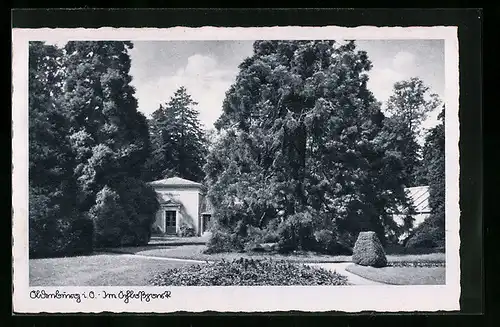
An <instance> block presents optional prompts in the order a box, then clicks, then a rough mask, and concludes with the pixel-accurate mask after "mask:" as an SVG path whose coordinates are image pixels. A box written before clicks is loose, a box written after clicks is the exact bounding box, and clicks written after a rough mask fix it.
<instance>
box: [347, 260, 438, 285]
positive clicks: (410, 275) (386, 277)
mask: <svg viewBox="0 0 500 327" xmlns="http://www.w3.org/2000/svg"><path fill="white" fill-rule="evenodd" d="M346 270H347V271H348V272H351V273H353V274H356V275H358V276H361V277H364V278H366V279H370V280H373V281H376V282H381V283H385V284H392V285H444V284H445V276H446V274H445V267H431V268H414V267H384V268H373V267H365V266H360V265H355V264H353V265H350V266H348V267H346Z"/></svg>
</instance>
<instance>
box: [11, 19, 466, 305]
mask: <svg viewBox="0 0 500 327" xmlns="http://www.w3.org/2000/svg"><path fill="white" fill-rule="evenodd" d="M12 43H13V67H12V71H13V106H12V117H13V122H12V123H13V140H12V151H13V163H12V164H13V177H12V178H13V186H14V187H13V196H12V203H13V216H12V219H13V220H12V221H13V231H12V232H13V240H14V241H13V249H12V255H13V310H14V312H16V313H43V312H46V313H72V312H81V313H98V312H103V311H107V312H116V313H120V312H137V313H146V312H151V313H171V312H177V311H187V312H204V311H218V312H276V311H284V312H286V311H292V310H293V311H304V312H326V311H341V312H360V311H384V312H399V311H402V312H405V311H438V310H439V311H441V310H443V311H450V310H458V309H459V297H460V257H459V246H460V239H459V227H460V226H459V218H460V208H459V146H458V143H459V119H458V99H459V82H458V76H459V70H458V39H457V28H456V27H453V26H451V27H443V26H437V27H407V28H403V27H369V26H364V27H356V28H344V27H338V26H326V27H262V28H261V27H259V28H215V27H202V28H185V27H176V28H168V29H150V28H99V29H83V28H81V29H13V32H12Z"/></svg>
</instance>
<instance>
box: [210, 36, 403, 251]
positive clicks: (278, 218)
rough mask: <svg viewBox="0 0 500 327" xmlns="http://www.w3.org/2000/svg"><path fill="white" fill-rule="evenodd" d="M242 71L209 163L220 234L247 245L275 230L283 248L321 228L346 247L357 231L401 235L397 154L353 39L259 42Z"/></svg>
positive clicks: (303, 240) (219, 123)
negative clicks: (395, 211) (394, 211)
mask: <svg viewBox="0 0 500 327" xmlns="http://www.w3.org/2000/svg"><path fill="white" fill-rule="evenodd" d="M239 68H240V72H239V74H238V76H237V78H236V82H235V83H234V84H233V85H232V86H231V88H230V89H229V90H228V92H227V93H226V98H225V101H224V104H223V113H222V115H221V117H220V118H219V120H218V121H217V122H216V128H217V129H218V131H219V134H220V135H219V138H218V141H217V142H216V144H214V145H213V149H212V151H211V152H210V154H209V156H208V159H207V164H206V166H205V171H206V174H207V178H206V182H207V184H208V187H209V196H210V198H211V200H212V201H213V205H214V208H215V218H216V222H215V226H216V228H218V229H219V230H224V231H225V232H227V233H229V234H230V235H232V238H233V239H237V238H238V237H240V238H241V239H243V242H245V240H246V239H247V238H248V237H249V233H250V232H249V230H252V229H254V227H257V228H259V227H260V228H263V227H264V226H266V225H269V224H271V225H273V226H278V227H277V228H278V230H279V231H280V233H281V235H282V237H283V238H287V239H288V240H284V241H283V245H284V246H285V247H287V248H288V249H293V248H297V247H301V248H307V247H309V245H308V244H309V243H310V242H309V240H310V239H311V235H310V234H311V233H313V232H314V231H315V230H316V231H317V230H321V229H327V230H329V231H332V232H333V234H334V235H335V238H336V240H337V241H338V242H343V243H345V244H347V245H350V246H352V244H353V242H354V240H355V237H356V236H357V234H358V233H359V232H360V231H363V230H373V231H376V232H377V234H378V235H379V237H380V238H381V239H382V240H383V241H385V240H386V237H387V236H388V235H392V234H394V233H395V234H398V233H399V232H400V231H399V230H398V226H397V225H396V224H395V223H394V221H393V220H392V218H391V216H390V214H389V211H390V209H391V208H395V207H396V206H397V205H398V204H399V205H400V204H403V203H405V202H406V197H405V195H404V190H403V183H402V180H401V175H400V174H398V173H397V172H398V171H400V170H401V166H402V163H401V156H400V154H398V153H396V152H395V151H391V148H390V144H389V141H388V138H389V135H388V134H387V133H386V131H385V130H384V116H383V114H382V113H381V111H380V108H379V105H378V102H377V101H376V100H375V98H374V97H373V95H372V93H371V92H370V91H369V90H368V89H367V87H366V83H367V81H368V76H367V74H366V73H367V71H368V70H369V69H370V68H371V63H370V61H369V60H368V57H367V54H366V53H365V52H363V51H356V48H355V44H354V42H347V43H345V44H340V43H338V42H335V41H257V42H255V43H254V53H253V56H252V57H250V58H248V59H246V60H245V61H244V62H243V63H241V65H240V67H239Z"/></svg>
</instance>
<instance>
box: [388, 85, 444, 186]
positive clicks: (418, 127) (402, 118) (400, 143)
mask: <svg viewBox="0 0 500 327" xmlns="http://www.w3.org/2000/svg"><path fill="white" fill-rule="evenodd" d="M440 103H441V101H440V100H439V97H438V96H437V95H436V94H431V92H430V88H429V87H428V86H426V85H425V84H424V82H423V81H422V80H421V79H419V78H417V77H413V78H410V79H409V80H405V81H400V82H397V83H395V84H394V88H393V94H392V95H391V97H390V98H389V100H388V101H387V105H386V111H387V113H388V115H389V119H388V121H387V123H386V125H387V126H388V130H390V131H391V133H392V135H393V137H392V139H393V145H394V147H395V148H396V149H397V151H399V152H400V153H401V155H402V158H403V161H404V174H405V177H406V178H405V184H406V185H407V186H418V185H419V184H426V183H427V180H426V179H425V177H424V175H423V174H422V173H421V170H422V153H421V150H422V149H421V146H420V144H419V143H418V139H419V137H421V136H422V132H423V131H422V122H423V121H424V120H425V119H426V118H427V115H428V114H429V113H430V112H432V111H434V110H435V109H437V108H438V107H439V105H440Z"/></svg>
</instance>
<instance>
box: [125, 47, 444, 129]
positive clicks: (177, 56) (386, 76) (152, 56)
mask: <svg viewBox="0 0 500 327" xmlns="http://www.w3.org/2000/svg"><path fill="white" fill-rule="evenodd" d="M133 43H134V49H132V50H131V51H130V56H131V59H132V67H131V71H130V74H131V75H132V77H133V82H132V84H133V85H134V86H135V88H136V97H137V99H138V101H139V110H140V111H141V112H143V113H144V114H146V116H149V115H150V114H151V113H152V112H153V111H154V110H156V109H158V107H159V105H160V103H165V102H168V100H169V99H170V97H171V96H172V95H173V93H174V92H175V90H177V89H178V88H179V87H180V86H185V87H186V89H187V91H188V93H189V94H191V96H192V98H193V99H194V100H195V101H196V102H198V103H199V105H198V106H197V109H198V110H199V112H200V120H201V122H202V123H203V124H204V125H205V127H206V128H212V127H213V123H214V122H215V120H216V119H217V118H218V117H219V116H220V114H221V110H222V101H223V100H224V97H225V92H226V91H227V90H228V89H229V87H230V85H231V84H232V83H233V82H234V80H235V77H236V75H237V74H238V64H239V63H240V62H242V60H243V59H245V58H246V57H249V56H251V55H252V44H253V41H134V42H133ZM356 43H357V47H358V49H359V50H365V51H366V52H367V53H368V57H369V59H370V60H371V61H372V64H373V68H372V70H371V71H370V73H369V76H370V81H369V83H368V87H369V88H370V89H371V91H372V92H373V93H374V94H375V97H376V98H377V100H379V101H382V102H384V101H386V100H387V99H388V97H389V96H390V94H391V93H392V86H393V84H394V82H396V81H400V80H404V79H408V78H410V77H414V76H418V77H420V78H421V79H422V80H423V81H424V83H425V84H427V85H428V86H430V88H431V92H433V93H437V94H438V95H439V96H440V97H441V98H442V99H443V98H444V41H443V40H358V41H356ZM437 114H438V112H435V113H433V114H431V115H429V118H428V120H427V122H426V123H425V124H424V125H425V126H424V127H427V128H428V127H432V126H433V125H434V124H435V123H436V116H437Z"/></svg>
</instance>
